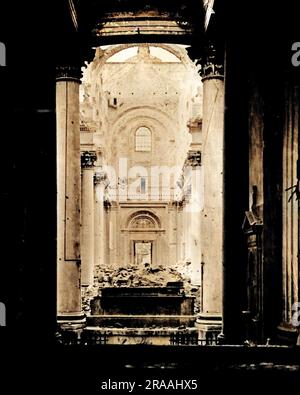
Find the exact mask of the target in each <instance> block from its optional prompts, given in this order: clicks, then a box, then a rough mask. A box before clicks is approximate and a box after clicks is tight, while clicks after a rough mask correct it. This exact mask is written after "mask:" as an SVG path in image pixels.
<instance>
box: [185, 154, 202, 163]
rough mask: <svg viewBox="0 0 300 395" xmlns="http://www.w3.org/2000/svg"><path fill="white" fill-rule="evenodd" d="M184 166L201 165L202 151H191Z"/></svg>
mask: <svg viewBox="0 0 300 395" xmlns="http://www.w3.org/2000/svg"><path fill="white" fill-rule="evenodd" d="M184 166H185V167H186V166H191V167H198V166H201V151H189V152H188V154H187V158H186V160H185V163H184Z"/></svg>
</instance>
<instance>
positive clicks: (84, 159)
mask: <svg viewBox="0 0 300 395" xmlns="http://www.w3.org/2000/svg"><path fill="white" fill-rule="evenodd" d="M96 160H97V154H96V151H84V152H81V167H82V168H83V169H90V168H92V167H94V163H95V162H96Z"/></svg>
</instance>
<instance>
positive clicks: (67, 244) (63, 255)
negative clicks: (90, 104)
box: [56, 67, 85, 325]
mask: <svg viewBox="0 0 300 395" xmlns="http://www.w3.org/2000/svg"><path fill="white" fill-rule="evenodd" d="M57 71H58V74H57V82H56V122H57V126H56V130H57V136H56V139H57V320H58V322H59V323H60V324H68V323H73V324H74V325H76V324H79V325H81V324H82V323H83V322H84V321H85V316H84V314H83V312H82V308H81V292H80V270H81V259H80V185H81V180H80V140H79V84H80V76H81V73H80V67H78V68H77V67H74V68H73V67H60V68H58V70H57Z"/></svg>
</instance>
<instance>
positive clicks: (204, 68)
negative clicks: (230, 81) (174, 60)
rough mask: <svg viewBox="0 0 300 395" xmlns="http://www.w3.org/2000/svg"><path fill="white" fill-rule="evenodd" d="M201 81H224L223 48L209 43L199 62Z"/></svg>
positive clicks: (211, 42)
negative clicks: (213, 79)
mask: <svg viewBox="0 0 300 395" xmlns="http://www.w3.org/2000/svg"><path fill="white" fill-rule="evenodd" d="M199 64H200V75H201V77H202V81H204V80H207V79H212V78H217V79H221V80H223V79H224V48H223V47H222V46H218V45H217V44H216V43H215V42H213V41H209V42H208V43H207V44H206V45H205V47H204V51H203V56H202V58H201V60H200V61H199Z"/></svg>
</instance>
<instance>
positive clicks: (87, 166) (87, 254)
mask: <svg viewBox="0 0 300 395" xmlns="http://www.w3.org/2000/svg"><path fill="white" fill-rule="evenodd" d="M96 160H97V155H96V152H94V151H86V152H83V153H82V154H81V168H82V188H81V198H82V205H81V207H82V210H81V211H82V216H81V222H82V225H81V261H82V273H81V283H82V285H83V286H89V285H93V282H94V162H95V161H96Z"/></svg>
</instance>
